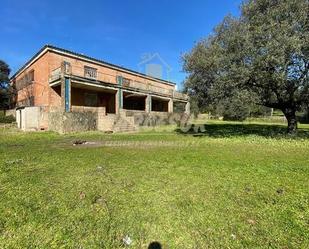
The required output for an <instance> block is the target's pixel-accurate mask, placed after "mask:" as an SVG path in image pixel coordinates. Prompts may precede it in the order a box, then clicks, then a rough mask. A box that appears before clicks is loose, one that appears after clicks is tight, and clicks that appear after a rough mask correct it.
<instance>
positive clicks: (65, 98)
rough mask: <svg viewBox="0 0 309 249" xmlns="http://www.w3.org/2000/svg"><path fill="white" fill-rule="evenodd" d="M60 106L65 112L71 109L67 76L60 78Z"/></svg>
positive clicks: (69, 82)
mask: <svg viewBox="0 0 309 249" xmlns="http://www.w3.org/2000/svg"><path fill="white" fill-rule="evenodd" d="M61 108H62V110H63V111H65V112H70V111H71V79H70V78H69V77H63V78H62V79H61Z"/></svg>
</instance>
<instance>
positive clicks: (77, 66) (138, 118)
mask: <svg viewBox="0 0 309 249" xmlns="http://www.w3.org/2000/svg"><path fill="white" fill-rule="evenodd" d="M11 84H12V85H13V86H14V87H15V89H16V93H17V94H16V98H15V105H16V110H17V112H16V115H17V122H18V123H19V126H20V127H21V128H23V127H22V126H23V125H24V127H25V129H27V126H29V125H27V123H31V125H30V126H33V127H31V128H34V129H50V130H56V131H60V132H66V131H67V130H69V131H75V130H95V129H99V130H114V131H122V130H134V129H135V128H136V127H137V126H138V125H147V123H148V124H149V119H150V120H152V121H153V120H154V119H155V118H157V119H160V120H161V121H162V120H166V119H168V118H169V117H170V114H171V113H174V112H177V113H189V109H190V106H189V102H188V97H187V95H185V94H182V93H180V92H177V91H176V90H175V84H174V83H172V82H169V81H166V80H162V79H158V78H154V77H151V76H148V75H145V74H142V73H139V72H136V71H133V70H130V69H126V68H123V67H120V66H116V65H113V64H110V63H107V62H104V61H101V60H98V59H94V58H91V57H88V56H85V55H82V54H78V53H74V52H71V51H68V50H65V49H61V48H57V47H54V46H50V45H46V46H44V47H43V48H42V49H41V50H40V51H39V52H38V53H37V54H35V55H34V56H33V57H32V58H31V59H30V60H29V61H28V62H27V63H26V64H25V65H24V66H23V67H22V68H21V69H20V70H18V71H17V72H16V73H15V74H14V75H13V76H12V77H11ZM30 107H35V108H32V109H31V108H30ZM25 109H28V112H27V111H26V110H25ZM33 110H34V111H33ZM23 112H24V113H23ZM34 119H35V121H34ZM147 119H148V121H145V120H147ZM25 120H28V121H27V122H26V121H25ZM155 122H157V121H155ZM28 128H29V127H28Z"/></svg>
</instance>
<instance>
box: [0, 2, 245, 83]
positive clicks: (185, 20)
mask: <svg viewBox="0 0 309 249" xmlns="http://www.w3.org/2000/svg"><path fill="white" fill-rule="evenodd" d="M240 3H241V0H192V1H185V0H178V1H177V0H168V1H167V0H131V1H115V0H114V1H106V0H105V1H104V0H101V1H100V0H87V1H78V0H76V1H66V0H61V1H58V0H52V1H44V0H29V1H20V0H19V1H17V0H1V4H0V23H1V25H0V34H1V39H0V59H2V60H4V61H6V62H7V63H8V64H9V65H10V67H11V69H12V72H15V71H16V70H17V69H18V68H19V67H21V66H22V65H23V63H25V62H26V61H27V60H28V59H29V58H30V57H31V56H32V55H34V53H36V52H37V51H38V50H39V49H40V48H41V47H42V46H43V45H45V44H52V45H55V46H59V47H62V48H65V49H69V50H73V51H75V52H79V53H83V54H86V55H89V56H92V57H95V58H98V59H102V60H105V61H108V62H110V63H114V64H117V65H121V66H124V67H127V68H130V69H133V70H139V68H138V63H139V62H140V61H141V57H142V56H143V54H145V53H159V54H160V56H161V57H162V58H163V59H164V61H165V62H166V63H167V64H169V65H170V67H171V68H172V71H171V73H170V80H172V81H174V82H176V83H177V84H178V85H179V86H180V85H181V83H182V82H183V80H184V79H185V74H184V73H182V72H181V71H182V63H181V59H180V58H181V54H182V53H184V52H187V51H189V50H190V49H191V48H192V46H193V45H194V43H195V42H196V41H198V40H200V39H201V38H203V37H206V36H207V35H209V34H210V32H211V31H212V29H213V28H214V26H215V25H216V24H218V23H219V22H220V21H221V20H222V19H223V17H224V16H225V15H227V14H229V13H231V14H233V15H237V14H238V13H239V5H240Z"/></svg>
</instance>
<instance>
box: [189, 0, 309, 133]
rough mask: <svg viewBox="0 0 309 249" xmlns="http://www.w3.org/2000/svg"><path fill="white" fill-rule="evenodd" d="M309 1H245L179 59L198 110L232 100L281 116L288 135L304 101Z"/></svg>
mask: <svg viewBox="0 0 309 249" xmlns="http://www.w3.org/2000/svg"><path fill="white" fill-rule="evenodd" d="M308 13H309V1H308V0H249V1H245V2H244V3H243V4H242V6H241V15H240V17H237V18H236V17H232V16H227V17H225V18H224V20H223V21H222V23H220V24H219V25H218V26H217V27H216V28H215V30H214V32H213V33H212V34H211V35H210V36H209V37H207V38H205V39H203V40H201V41H199V42H198V43H197V44H195V46H194V47H193V49H192V50H191V51H190V52H189V53H187V54H185V55H184V56H183V61H184V66H183V67H184V70H185V71H186V72H187V73H188V75H189V76H188V78H187V80H186V82H185V87H186V89H187V91H188V93H189V94H190V96H191V97H192V98H193V99H194V100H196V101H197V103H198V105H199V106H200V107H205V106H208V105H214V104H216V103H218V102H219V101H222V100H223V99H227V98H231V97H232V96H235V95H237V98H241V97H242V96H243V98H244V101H250V102H252V103H256V104H258V105H263V106H266V107H270V108H277V109H280V110H282V112H283V113H284V115H285V117H286V118H287V120H288V131H289V132H294V131H295V130H296V128H297V120H296V111H297V110H299V109H300V108H301V107H302V106H303V105H305V104H307V103H308V101H309V17H308Z"/></svg>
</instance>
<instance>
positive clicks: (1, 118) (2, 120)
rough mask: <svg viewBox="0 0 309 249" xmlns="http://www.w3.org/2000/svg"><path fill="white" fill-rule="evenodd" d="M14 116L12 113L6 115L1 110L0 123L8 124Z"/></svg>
mask: <svg viewBox="0 0 309 249" xmlns="http://www.w3.org/2000/svg"><path fill="white" fill-rule="evenodd" d="M15 121H16V120H15V117H14V116H13V115H8V116H6V115H5V113H4V112H3V111H0V123H4V124H10V123H13V122H15Z"/></svg>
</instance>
